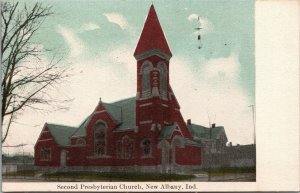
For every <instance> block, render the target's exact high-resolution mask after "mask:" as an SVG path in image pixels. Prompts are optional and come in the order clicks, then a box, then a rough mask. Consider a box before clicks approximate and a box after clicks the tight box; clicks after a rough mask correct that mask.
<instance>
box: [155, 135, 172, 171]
mask: <svg viewBox="0 0 300 193" xmlns="http://www.w3.org/2000/svg"><path fill="white" fill-rule="evenodd" d="M157 146H158V148H159V149H161V172H162V173H167V172H168V170H169V160H170V158H169V153H170V144H169V142H168V141H167V140H162V141H160V142H159V143H158V145H157Z"/></svg>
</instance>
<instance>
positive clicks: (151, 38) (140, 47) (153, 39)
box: [134, 5, 172, 57]
mask: <svg viewBox="0 0 300 193" xmlns="http://www.w3.org/2000/svg"><path fill="white" fill-rule="evenodd" d="M154 49H159V50H160V51H162V52H164V53H165V54H167V55H169V56H170V57H171V56H172V53H171V51H170V48H169V45H168V43H167V40H166V38H165V35H164V32H163V30H162V28H161V26H160V23H159V20H158V18H157V15H156V12H155V9H154V6H153V5H151V7H150V10H149V13H148V16H147V19H146V21H145V24H144V27H143V30H142V33H141V36H140V39H139V41H138V44H137V46H136V49H135V51H134V56H137V55H140V54H142V53H144V52H146V51H150V50H154Z"/></svg>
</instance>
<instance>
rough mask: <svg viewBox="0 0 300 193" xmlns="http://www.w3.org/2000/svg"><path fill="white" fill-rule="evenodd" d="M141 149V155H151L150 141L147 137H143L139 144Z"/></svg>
mask: <svg viewBox="0 0 300 193" xmlns="http://www.w3.org/2000/svg"><path fill="white" fill-rule="evenodd" d="M141 147H142V150H143V157H150V156H151V142H150V140H149V139H144V140H143V141H142V144H141Z"/></svg>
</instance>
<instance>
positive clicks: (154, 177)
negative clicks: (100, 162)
mask: <svg viewBox="0 0 300 193" xmlns="http://www.w3.org/2000/svg"><path fill="white" fill-rule="evenodd" d="M43 177H45V178H46V179H47V178H54V179H59V178H68V179H86V180H88V179H93V180H109V181H135V182H136V181H140V182H142V181H179V180H190V179H192V178H194V176H193V175H179V174H152V173H115V172H112V173H106V172H104V173H96V172H57V173H51V174H44V175H43Z"/></svg>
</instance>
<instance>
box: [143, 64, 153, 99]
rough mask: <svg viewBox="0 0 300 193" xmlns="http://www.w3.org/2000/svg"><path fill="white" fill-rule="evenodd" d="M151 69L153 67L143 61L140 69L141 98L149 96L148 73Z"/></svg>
mask: <svg viewBox="0 0 300 193" xmlns="http://www.w3.org/2000/svg"><path fill="white" fill-rule="evenodd" d="M152 69H153V65H152V63H151V62H149V61H145V62H144V63H143V65H142V68H141V73H142V97H148V96H150V94H151V89H150V72H151V71H152Z"/></svg>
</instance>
